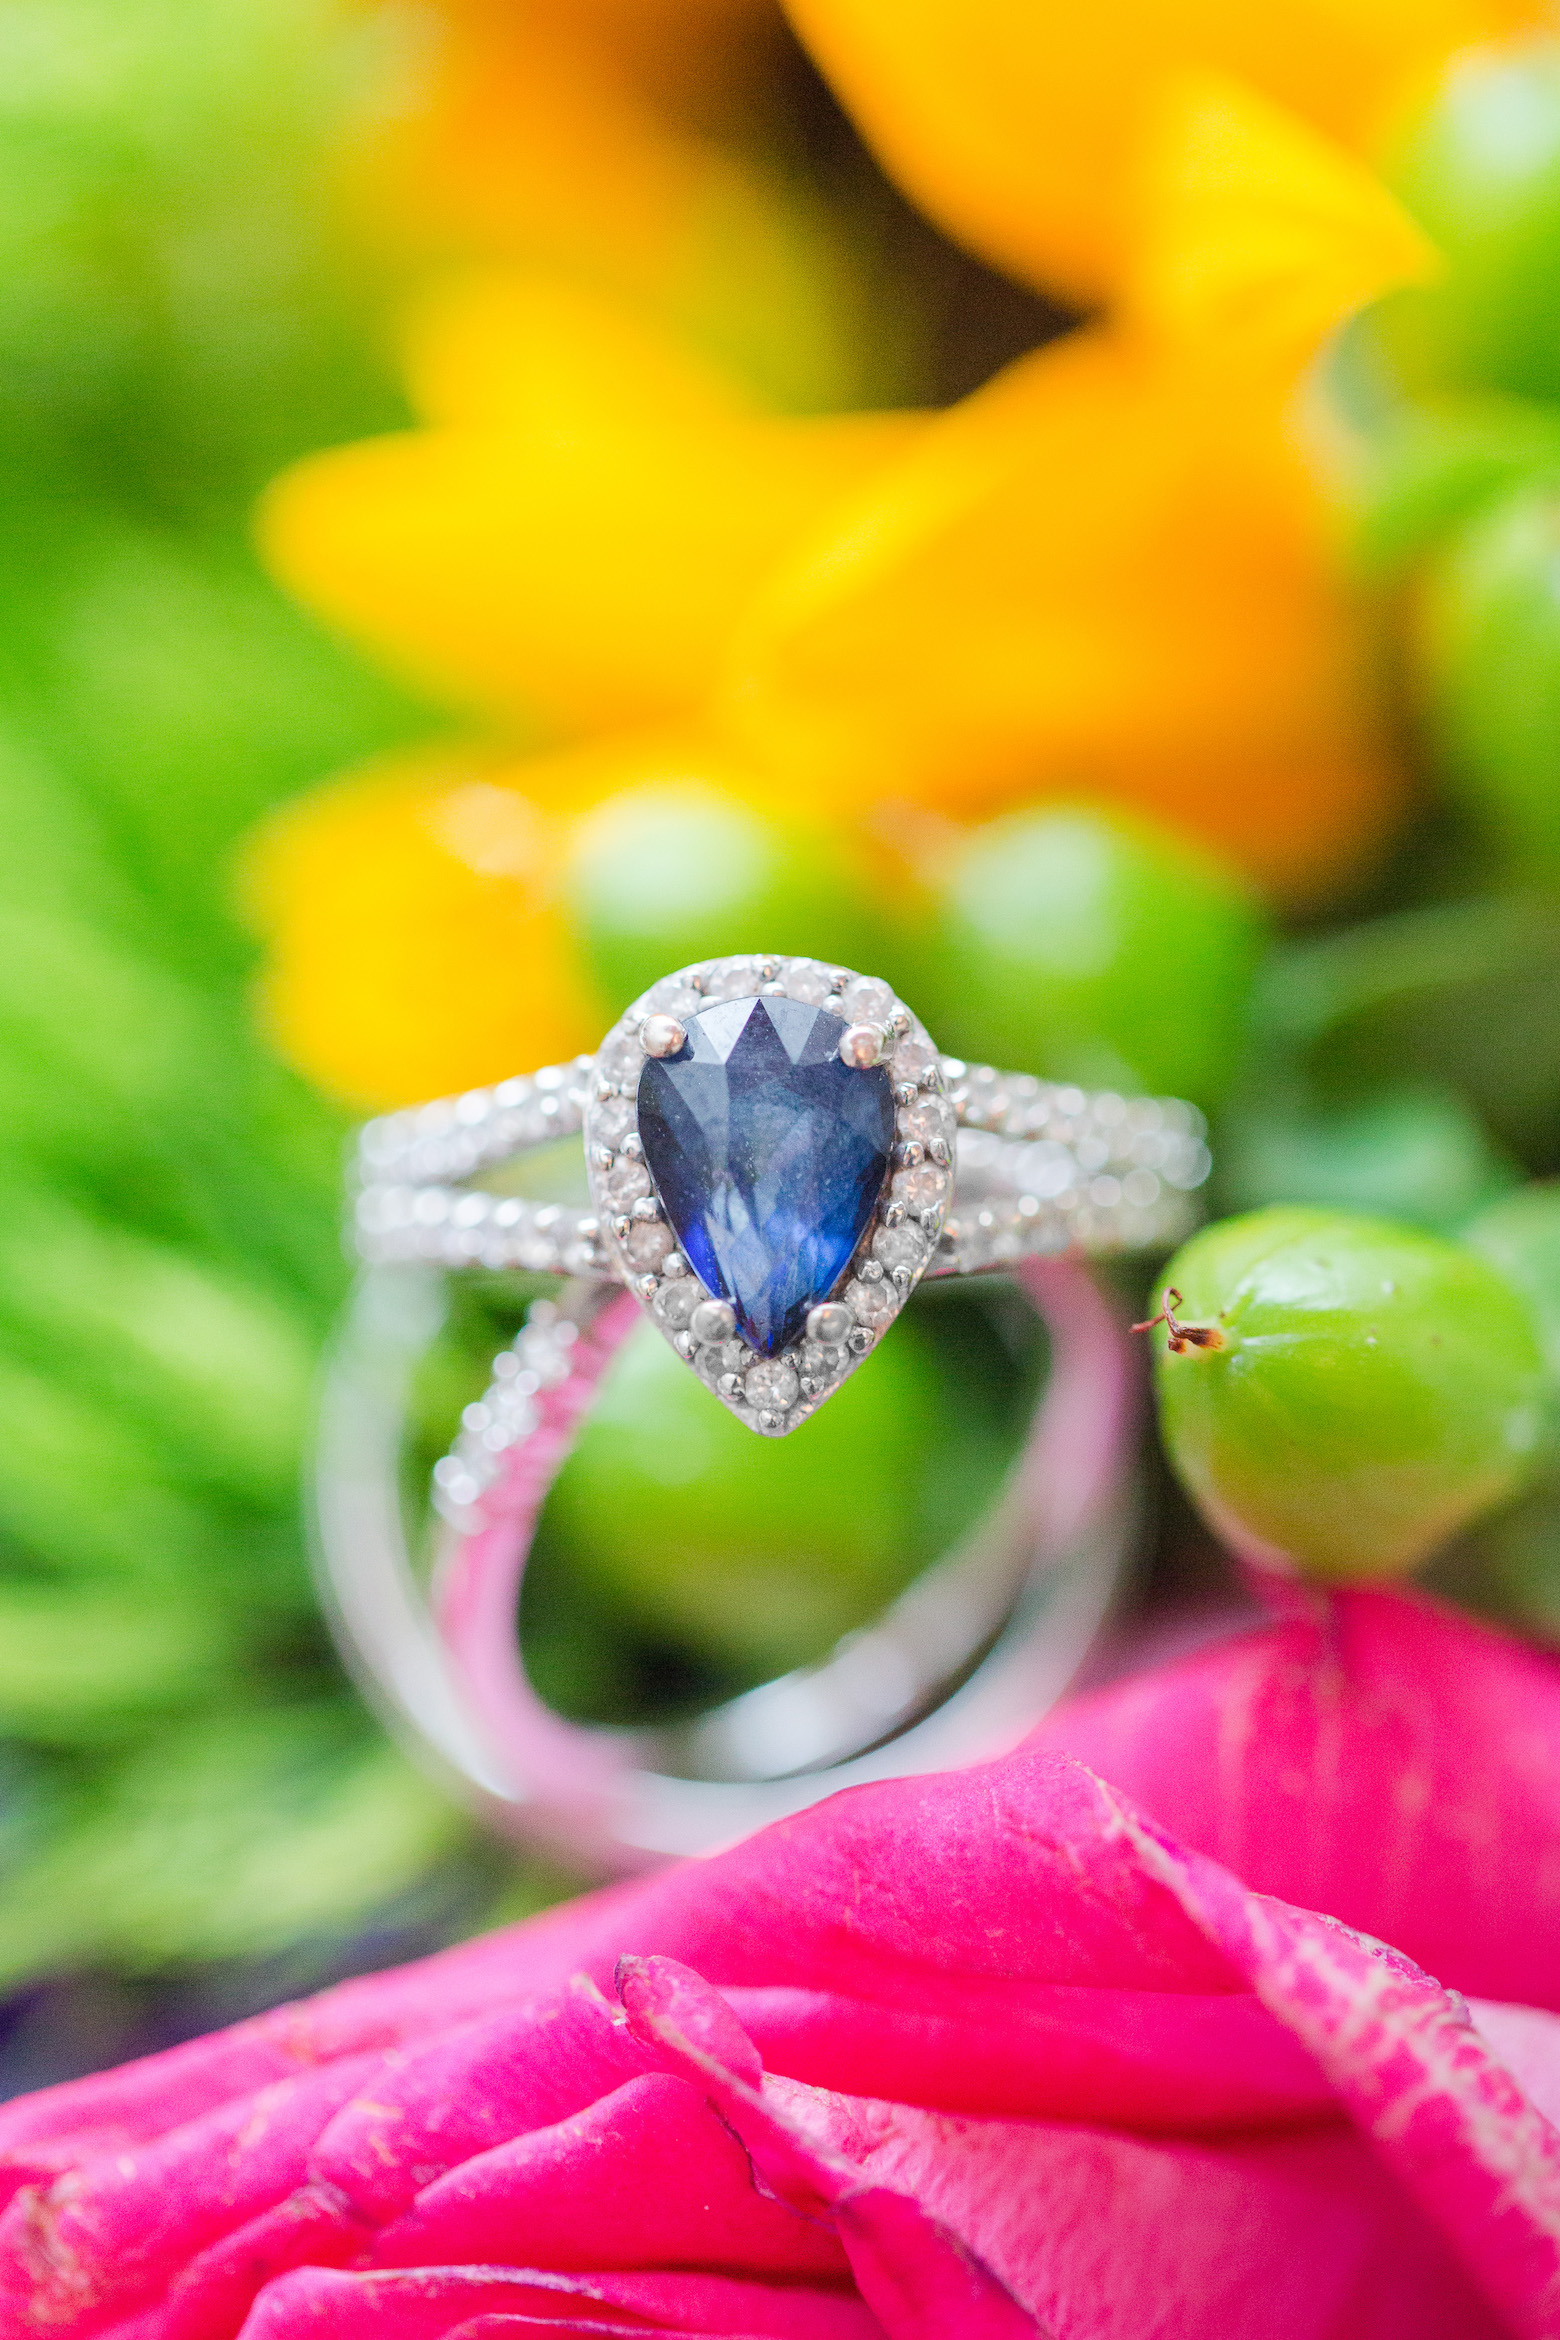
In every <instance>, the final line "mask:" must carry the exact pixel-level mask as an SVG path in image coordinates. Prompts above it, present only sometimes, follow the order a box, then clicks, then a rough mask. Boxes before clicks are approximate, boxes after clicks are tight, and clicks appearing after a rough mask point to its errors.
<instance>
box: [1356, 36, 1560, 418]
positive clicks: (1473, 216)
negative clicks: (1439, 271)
mask: <svg viewBox="0 0 1560 2340" xmlns="http://www.w3.org/2000/svg"><path fill="white" fill-rule="evenodd" d="M1383 169H1384V172H1385V175H1386V177H1387V180H1388V182H1389V184H1390V185H1391V186H1392V187H1393V188H1394V189H1395V191H1396V192H1397V193H1398V194H1399V195H1400V196H1401V197H1402V199H1403V201H1404V203H1405V204H1406V205H1407V207H1408V209H1409V210H1410V211H1411V212H1412V213H1413V214H1414V216H1415V218H1416V219H1418V221H1419V222H1420V224H1421V226H1422V227H1423V228H1424V229H1425V230H1426V232H1427V233H1428V234H1429V236H1430V238H1431V241H1432V242H1433V243H1434V244H1435V246H1436V248H1437V250H1438V251H1439V252H1440V254H1441V256H1442V258H1443V260H1444V262H1445V273H1444V275H1443V276H1442V277H1441V278H1440V280H1439V281H1438V282H1437V283H1435V284H1434V285H1431V286H1427V287H1425V288H1424V289H1417V288H1416V289H1415V290H1413V291H1409V292H1403V293H1399V294H1397V295H1396V296H1395V297H1394V298H1393V299H1391V300H1390V301H1387V302H1384V303H1383V304H1382V306H1381V308H1380V310H1379V311H1378V312H1377V330H1378V333H1379V335H1380V339H1381V342H1382V344H1383V347H1384V349H1385V351H1386V353H1387V354H1388V356H1389V357H1390V359H1391V360H1392V361H1394V363H1395V365H1396V368H1397V371H1398V373H1399V375H1400V378H1401V379H1402V380H1403V381H1404V382H1405V383H1407V384H1408V385H1409V386H1410V387H1411V388H1418V389H1424V388H1445V389H1491V390H1514V391H1518V392H1521V393H1525V394H1527V395H1528V396H1531V397H1536V398H1546V397H1553V396H1555V395H1557V394H1560V307H1557V305H1556V302H1555V298H1554V287H1555V282H1556V278H1557V276H1560V44H1556V43H1555V42H1553V41H1544V40H1538V41H1532V42H1529V43H1525V44H1523V45H1522V46H1520V47H1516V48H1508V49H1506V50H1504V51H1502V52H1495V51H1488V52H1482V53H1481V52H1477V51H1476V52H1474V53H1472V54H1470V55H1465V56H1463V57H1460V58H1458V59H1457V60H1455V61H1454V63H1453V64H1452V66H1451V67H1450V69H1449V71H1448V72H1447V74H1446V76H1445V78H1444V79H1443V80H1442V82H1441V84H1440V87H1439V88H1438V90H1437V91H1436V93H1435V95H1434V97H1433V98H1432V99H1431V102H1430V103H1429V105H1428V106H1426V107H1425V108H1424V109H1423V110H1422V111H1421V112H1420V113H1419V114H1418V115H1417V116H1416V117H1415V119H1414V120H1413V121H1412V122H1410V123H1409V124H1408V125H1407V126H1406V128H1405V129H1404V131H1403V132H1402V134H1401V135H1400V136H1399V137H1398V139H1397V140H1396V141H1395V142H1394V144H1393V146H1392V148H1391V150H1390V151H1389V152H1388V153H1387V155H1386V156H1385V157H1384V159H1383Z"/></svg>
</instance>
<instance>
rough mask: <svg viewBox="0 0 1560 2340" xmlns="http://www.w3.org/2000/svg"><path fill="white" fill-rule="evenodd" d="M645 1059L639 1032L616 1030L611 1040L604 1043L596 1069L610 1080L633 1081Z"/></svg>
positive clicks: (597, 1059)
mask: <svg viewBox="0 0 1560 2340" xmlns="http://www.w3.org/2000/svg"><path fill="white" fill-rule="evenodd" d="M644 1061H645V1052H644V1050H643V1049H642V1048H641V1047H640V1045H639V1034H638V1033H637V1032H614V1033H613V1035H612V1037H611V1039H610V1040H607V1041H604V1042H603V1043H602V1047H601V1052H600V1054H599V1055H598V1056H597V1058H596V1069H597V1071H598V1072H601V1073H604V1074H605V1076H606V1078H607V1079H608V1080H609V1081H631V1080H635V1079H637V1077H638V1075H639V1072H640V1068H641V1067H642V1066H643V1064H644Z"/></svg>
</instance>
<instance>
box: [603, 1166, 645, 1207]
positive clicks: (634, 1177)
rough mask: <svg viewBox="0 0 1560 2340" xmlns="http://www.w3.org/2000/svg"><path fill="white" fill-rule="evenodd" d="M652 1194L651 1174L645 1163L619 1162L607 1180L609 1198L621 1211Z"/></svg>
mask: <svg viewBox="0 0 1560 2340" xmlns="http://www.w3.org/2000/svg"><path fill="white" fill-rule="evenodd" d="M649 1192H650V1173H649V1171H648V1170H647V1169H646V1168H645V1166H644V1164H643V1162H619V1164H618V1165H617V1168H616V1169H615V1170H614V1171H612V1173H611V1175H610V1176H609V1177H608V1179H607V1196H608V1199H609V1200H610V1201H611V1202H614V1203H615V1204H616V1205H617V1207H618V1209H619V1210H620V1211H626V1210H627V1208H628V1206H629V1204H630V1203H635V1202H638V1201H639V1200H640V1199H641V1198H642V1197H643V1196H644V1195H647V1194H648V1193H649Z"/></svg>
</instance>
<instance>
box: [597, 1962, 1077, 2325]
mask: <svg viewBox="0 0 1560 2340" xmlns="http://www.w3.org/2000/svg"><path fill="white" fill-rule="evenodd" d="M618 1989H619V1992H620V1994H621V1996H622V2000H623V2004H624V2006H625V2007H626V2008H627V2010H628V2019H629V2023H630V2025H631V2026H632V2028H633V2029H634V2031H635V2032H636V2034H637V2035H638V2036H639V2037H640V2038H641V2039H644V2040H645V2041H646V2042H647V2043H649V2042H653V2043H654V2044H655V2045H657V2046H659V2047H661V2048H663V2049H665V2050H666V2051H667V2052H668V2053H669V2054H670V2055H672V2056H674V2057H675V2058H677V2059H678V2060H679V2061H681V2062H682V2063H683V2065H684V2066H685V2068H686V2070H687V2072H688V2075H689V2077H690V2079H692V2080H694V2081H695V2082H697V2083H700V2084H702V2085H703V2086H704V2087H705V2088H706V2090H707V2091H708V2094H709V2098H710V2101H711V2103H712V2104H713V2105H714V2106H715V2107H716V2109H717V2111H719V2112H720V2113H721V2114H722V2116H723V2117H724V2118H725V2119H726V2120H727V2121H728V2122H729V2123H730V2124H731V2126H732V2128H733V2129H734V2130H735V2131H736V2133H737V2135H738V2136H739V2137H740V2138H741V2140H742V2142H743V2144H744V2145H745V2146H746V2147H747V2150H748V2152H749V2154H750V2155H751V2157H752V2161H753V2166H754V2168H755V2170H756V2171H757V2172H758V2174H759V2176H760V2177H761V2178H762V2179H763V2181H764V2183H765V2184H766V2185H767V2186H768V2187H770V2188H771V2189H772V2190H773V2191H774V2193H776V2194H777V2195H778V2196H779V2198H780V2200H781V2201H783V2202H789V2203H790V2204H791V2205H792V2207H793V2208H794V2209H797V2210H800V2211H802V2212H803V2213H804V2214H809V2213H812V2214H816V2213H817V2212H818V2211H819V2210H824V2209H826V2210H827V2211H828V2212H829V2213H830V2215H831V2217H832V2220H833V2223H834V2226H835V2228H836V2230H837V2232H838V2234H839V2237H840V2240H841V2241H842V2242H843V2244H844V2245H845V2249H846V2252H847V2254H848V2256H849V2259H850V2263H851V2266H852V2268H853V2269H854V2271H855V2275H856V2281H857V2283H858V2284H859V2286H860V2288H861V2294H862V2297H863V2298H864V2299H865V2301H866V2303H867V2305H868V2306H869V2307H870V2308H871V2309H872V2311H873V2313H874V2314H875V2315H876V2316H877V2318H878V2320H879V2322H880V2323H881V2324H882V2326H883V2328H884V2330H885V2332H887V2333H888V2334H889V2335H890V2340H938V2336H939V2335H942V2334H946V2333H952V2332H957V2333H959V2334H961V2335H964V2336H967V2340H1045V2336H1044V2335H1043V2334H1041V2333H1040V2330H1039V2327H1038V2325H1037V2324H1036V2323H1035V2320H1034V2318H1033V2317H1031V2316H1029V2315H1027V2314H1026V2313H1025V2311H1024V2310H1023V2309H1022V2308H1021V2307H1020V2306H1019V2305H1018V2302H1017V2301H1016V2300H1015V2299H1014V2298H1013V2297H1012V2296H1011V2294H1010V2293H1009V2292H1007V2291H1006V2290H1005V2289H1004V2287H1003V2286H1002V2284H1001V2283H999V2282H998V2280H997V2279H996V2277H995V2276H994V2275H993V2274H992V2272H991V2270H990V2269H989V2268H988V2267H986V2266H983V2265H982V2263H981V2261H980V2259H979V2258H978V2257H977V2256H976V2254H975V2252H974V2251H973V2250H972V2249H971V2248H970V2247H969V2246H968V2245H967V2244H966V2243H964V2242H963V2241H962V2240H961V2238H960V2237H959V2236H958V2235H957V2234H955V2233H952V2232H950V2231H949V2230H947V2229H946V2228H943V2227H941V2226H939V2224H938V2223H937V2221H936V2220H935V2219H934V2218H931V2217H929V2216H928V2215H927V2213H926V2211H925V2210H924V2209H923V2207H922V2206H921V2204H920V2203H919V2202H918V2201H917V2200H916V2199H915V2197H914V2196H913V2195H910V2194H901V2193H898V2192H896V2191H894V2190H893V2189H892V2188H891V2187H887V2186H880V2185H874V2184H872V2183H871V2182H870V2181H868V2182H865V2183H864V2182H863V2176H862V2172H861V2170H860V2169H859V2168H857V2167H856V2166H855V2165H853V2164H852V2163H851V2162H850V2161H848V2160H846V2159H845V2158H844V2157H843V2156H841V2155H837V2154H835V2153H833V2152H831V2151H830V2150H828V2148H827V2147H824V2146H821V2145H819V2144H818V2143H816V2142H815V2141H814V2140H813V2139H812V2138H810V2137H809V2136H808V2134H807V2132H806V2130H805V2129H804V2128H803V2127H801V2126H800V2125H799V2124H797V2123H795V2122H793V2121H791V2120H789V2119H788V2118H787V2117H786V2114H785V2112H784V2111H783V2110H782V2109H780V2108H779V2107H777V2105H776V2103H775V2101H774V2099H773V2098H772V2097H768V2096H762V2095H760V2093H759V2091H758V2089H757V2088H756V2087H755V2085H754V2082H753V2079H752V2078H744V2077H743V2076H742V2075H741V2073H740V2071H733V2070H731V2069H730V2067H729V2066H727V2065H726V2064H725V2063H724V2062H722V2061H721V2060H720V2057H719V2054H718V2052H712V2049H711V2047H710V2046H709V2045H707V2044H706V2043H707V2042H715V2043H719V2042H722V2041H724V2040H725V2039H727V2038H728V2037H729V2032H730V2029H731V2028H732V2027H733V2026H734V2022H735V2019H734V2018H733V2017H731V2016H730V2015H729V2013H728V2011H727V2010H726V2008H725V2007H724V2006H723V2005H722V2003H721V2001H720V1999H719V1996H718V1994H717V1993H715V1992H713V1991H711V1990H710V1989H709V1988H708V1986H707V1985H705V1984H703V1983H702V1981H701V1978H700V1977H699V1976H697V1975H695V1974H692V1973H690V1972H689V1970H688V1969H687V1968H686V1967H683V1966H681V1965H679V1964H678V1962H677V1961H676V1960H675V1959H670V1958H642V1959H641V1958H625V1959H624V1960H623V1961H622V1962H621V1964H620V1965H619V1968H618ZM749 2069H751V2066H749Z"/></svg>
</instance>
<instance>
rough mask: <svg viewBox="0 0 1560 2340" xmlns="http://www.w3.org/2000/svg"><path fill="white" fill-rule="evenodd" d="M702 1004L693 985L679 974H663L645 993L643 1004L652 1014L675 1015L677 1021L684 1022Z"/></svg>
mask: <svg viewBox="0 0 1560 2340" xmlns="http://www.w3.org/2000/svg"><path fill="white" fill-rule="evenodd" d="M703 1004H704V1003H703V1001H702V1000H701V999H700V997H699V995H698V993H697V992H696V991H695V990H694V988H693V986H692V985H691V984H690V983H688V982H685V980H684V979H683V977H682V976H681V975H663V976H662V978H661V980H660V982H659V983H652V984H651V986H650V989H649V990H648V991H647V992H646V994H645V1006H646V1008H647V1009H649V1011H650V1012H651V1013H652V1014H660V1015H663V1016H675V1017H676V1018H677V1019H678V1021H679V1023H686V1022H687V1020H688V1018H689V1017H690V1016H691V1015H693V1014H694V1013H695V1012H696V1010H697V1009H698V1008H700V1007H702V1005H703Z"/></svg>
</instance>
